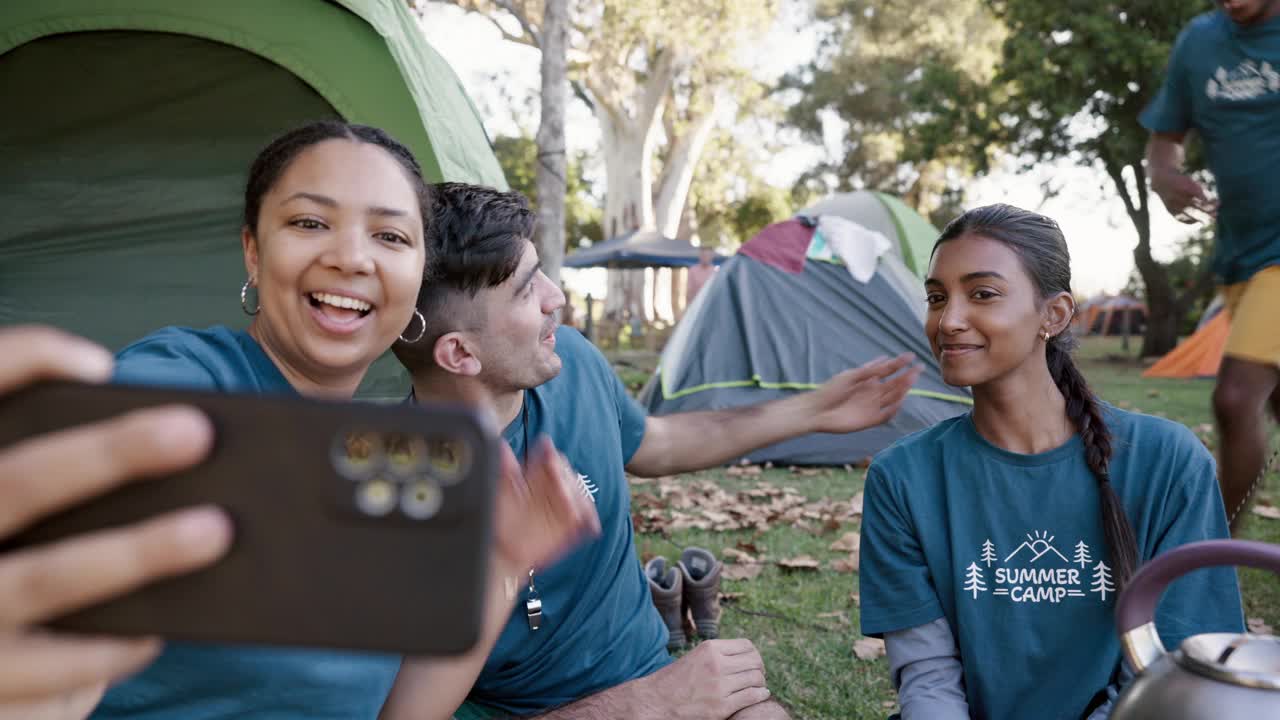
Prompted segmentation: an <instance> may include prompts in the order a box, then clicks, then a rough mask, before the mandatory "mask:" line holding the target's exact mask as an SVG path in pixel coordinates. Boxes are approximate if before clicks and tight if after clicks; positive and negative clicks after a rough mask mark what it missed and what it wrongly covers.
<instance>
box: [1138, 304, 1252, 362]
mask: <svg viewBox="0 0 1280 720" xmlns="http://www.w3.org/2000/svg"><path fill="white" fill-rule="evenodd" d="M1230 332H1231V320H1230V317H1229V316H1228V314H1227V313H1226V311H1225V304H1224V303H1223V300H1222V296H1221V295H1219V296H1217V297H1215V298H1214V299H1213V302H1212V303H1210V304H1209V307H1208V308H1206V309H1205V311H1204V314H1203V315H1201V316H1200V322H1199V324H1197V325H1196V331H1195V332H1194V333H1192V334H1191V336H1190V337H1188V338H1187V339H1186V340H1183V341H1182V342H1180V343H1178V346H1177V347H1175V348H1174V349H1173V350H1170V351H1169V352H1168V353H1167V354H1165V356H1164V357H1162V358H1160V359H1159V360H1157V361H1156V362H1155V364H1153V365H1152V366H1151V367H1149V368H1147V369H1146V370H1145V371H1144V372H1143V373H1142V377H1165V378H1213V377H1217V376H1218V368H1219V367H1220V366H1221V365H1222V351H1223V350H1224V349H1225V348H1226V347H1227V335H1228V334H1230Z"/></svg>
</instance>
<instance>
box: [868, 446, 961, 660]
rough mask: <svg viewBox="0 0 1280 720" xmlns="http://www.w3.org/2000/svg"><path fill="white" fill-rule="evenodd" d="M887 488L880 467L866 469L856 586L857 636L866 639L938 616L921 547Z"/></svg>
mask: <svg viewBox="0 0 1280 720" xmlns="http://www.w3.org/2000/svg"><path fill="white" fill-rule="evenodd" d="M891 485H892V484H891V483H890V482H889V479H888V477H887V475H885V474H883V471H882V470H881V468H880V467H879V466H877V465H874V464H873V465H872V466H871V468H870V469H869V470H867V484H866V487H865V488H864V490H863V501H862V539H861V547H860V549H859V557H860V560H859V566H860V567H859V570H858V584H859V593H860V598H861V603H862V613H861V614H862V634H863V635H867V636H870V637H883V635H884V633H887V632H892V631H894V630H903V629H906V628H913V627H916V626H919V625H924V624H925V623H928V622H931V621H933V620H937V619H938V618H940V617H942V616H943V612H942V605H941V603H939V601H938V594H937V591H936V590H935V589H934V587H933V579H932V576H931V574H930V572H929V566H928V563H927V562H926V559H925V553H924V548H922V547H921V545H920V541H919V536H918V535H917V533H916V532H915V530H914V529H913V525H912V523H911V520H910V517H909V516H908V514H907V512H906V508H905V507H904V503H902V502H900V498H899V497H898V496H897V495H896V494H895V493H894V492H893V489H894V488H893V487H892V486H891Z"/></svg>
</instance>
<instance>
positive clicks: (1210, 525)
mask: <svg viewBox="0 0 1280 720" xmlns="http://www.w3.org/2000/svg"><path fill="white" fill-rule="evenodd" d="M1186 436H1187V439H1186V440H1185V444H1187V445H1191V444H1192V443H1194V446H1193V447H1191V448H1190V454H1191V457H1190V458H1189V459H1188V460H1187V461H1186V463H1185V464H1183V467H1185V468H1187V470H1186V472H1185V474H1184V475H1182V477H1180V478H1178V480H1180V482H1176V483H1175V484H1174V487H1173V488H1172V489H1171V491H1170V493H1169V498H1168V500H1167V501H1166V503H1165V506H1164V510H1163V512H1162V514H1161V515H1162V518H1161V519H1162V523H1161V524H1162V526H1163V527H1164V531H1163V532H1162V533H1160V535H1159V539H1158V541H1157V543H1156V547H1155V552H1154V553H1153V555H1152V556H1153V557H1154V556H1155V555H1160V554H1162V553H1166V552H1168V551H1170V550H1172V549H1174V548H1176V547H1178V546H1179V545H1185V544H1187V543H1190V542H1196V541H1199V540H1215V539H1225V538H1228V537H1230V533H1229V532H1228V530H1227V515H1226V511H1225V510H1224V509H1223V505H1222V494H1221V492H1220V491H1219V490H1218V479H1217V473H1216V472H1215V467H1214V462H1213V457H1212V456H1211V455H1210V454H1209V451H1208V450H1206V449H1205V448H1204V446H1203V445H1201V444H1200V442H1199V440H1197V439H1195V437H1194V436H1193V435H1191V433H1190V432H1189V431H1188V432H1187V433H1186ZM1156 628H1157V629H1158V630H1159V631H1160V636H1161V639H1162V640H1163V641H1164V645H1165V647H1166V648H1168V649H1170V650H1172V649H1173V648H1176V647H1177V646H1178V645H1179V644H1180V643H1181V642H1182V641H1183V640H1184V639H1185V638H1187V637H1188V636H1190V635H1196V634H1199V633H1212V632H1233V633H1239V632H1244V610H1243V607H1242V605H1241V600H1240V583H1239V579H1238V577H1237V575H1236V569H1235V568H1232V567H1215V568H1204V569H1201V570H1196V571H1195V572H1192V573H1189V574H1187V575H1184V576H1183V577H1181V578H1179V579H1178V580H1175V581H1174V582H1173V584H1171V585H1170V586H1169V588H1168V589H1167V590H1166V591H1165V594H1164V597H1163V598H1162V599H1161V601H1160V605H1159V608H1158V610H1157V613H1156Z"/></svg>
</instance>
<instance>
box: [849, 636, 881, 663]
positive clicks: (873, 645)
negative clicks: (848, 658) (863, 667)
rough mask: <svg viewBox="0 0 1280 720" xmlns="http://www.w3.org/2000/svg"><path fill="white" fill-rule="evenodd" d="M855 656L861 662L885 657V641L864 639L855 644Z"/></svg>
mask: <svg viewBox="0 0 1280 720" xmlns="http://www.w3.org/2000/svg"><path fill="white" fill-rule="evenodd" d="M853 654H854V655H855V656H857V658H858V659H859V660H875V659H876V658H879V657H884V641H883V640H877V639H876V638H869V637H864V638H862V639H861V640H858V641H857V642H855V643H854V644H853Z"/></svg>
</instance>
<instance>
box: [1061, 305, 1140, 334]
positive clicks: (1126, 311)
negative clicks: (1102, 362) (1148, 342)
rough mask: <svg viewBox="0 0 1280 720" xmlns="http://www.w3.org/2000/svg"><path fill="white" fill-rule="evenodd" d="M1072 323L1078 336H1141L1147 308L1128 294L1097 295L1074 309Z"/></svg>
mask: <svg viewBox="0 0 1280 720" xmlns="http://www.w3.org/2000/svg"><path fill="white" fill-rule="evenodd" d="M1074 323H1075V330H1076V332H1077V333H1078V334H1080V335H1141V334H1142V332H1143V330H1145V329H1146V326H1147V306H1146V303H1144V302H1142V301H1141V300H1138V299H1137V298H1134V297H1131V296H1129V295H1100V296H1098V297H1095V298H1091V299H1089V300H1087V301H1086V302H1085V303H1084V304H1083V305H1082V306H1080V307H1079V308H1077V309H1076V317H1075V321H1074Z"/></svg>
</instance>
